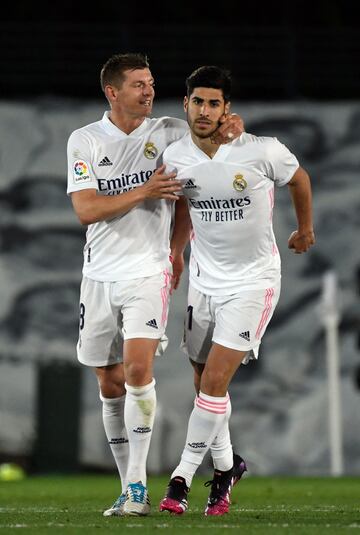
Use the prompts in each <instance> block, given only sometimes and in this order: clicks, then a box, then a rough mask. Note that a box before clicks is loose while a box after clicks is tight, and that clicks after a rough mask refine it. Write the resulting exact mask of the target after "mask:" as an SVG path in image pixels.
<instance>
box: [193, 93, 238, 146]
mask: <svg viewBox="0 0 360 535" xmlns="http://www.w3.org/2000/svg"><path fill="white" fill-rule="evenodd" d="M184 109H185V111H186V115H187V121H188V123H189V126H190V129H191V131H192V132H193V133H194V134H195V135H196V136H198V137H200V138H207V137H210V136H211V135H212V134H213V133H214V132H215V130H216V129H217V128H218V126H219V125H220V118H221V117H222V116H223V115H226V114H227V113H228V112H229V109H230V103H227V104H225V101H224V97H223V92H222V90H221V89H213V88H211V87H196V88H195V89H194V91H193V92H192V94H191V95H190V97H189V98H188V97H185V99H184Z"/></svg>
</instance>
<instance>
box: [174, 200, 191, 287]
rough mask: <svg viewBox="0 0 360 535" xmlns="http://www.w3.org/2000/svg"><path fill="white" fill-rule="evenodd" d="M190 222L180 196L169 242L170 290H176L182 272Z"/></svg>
mask: <svg viewBox="0 0 360 535" xmlns="http://www.w3.org/2000/svg"><path fill="white" fill-rule="evenodd" d="M190 231H191V220H190V215H189V209H188V206H187V200H186V198H185V197H184V196H181V197H180V198H179V199H178V200H177V201H176V203H175V217H174V227H173V233H172V237H171V241H170V251H171V253H170V254H171V257H172V265H173V279H172V289H174V290H176V289H177V287H178V286H179V283H180V277H181V274H182V272H183V270H184V250H185V247H186V245H187V244H188V242H189V239H190Z"/></svg>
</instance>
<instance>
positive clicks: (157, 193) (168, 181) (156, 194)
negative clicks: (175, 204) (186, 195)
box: [141, 165, 182, 201]
mask: <svg viewBox="0 0 360 535" xmlns="http://www.w3.org/2000/svg"><path fill="white" fill-rule="evenodd" d="M164 171H165V165H161V166H160V167H159V168H158V169H156V171H155V173H154V174H153V175H152V176H151V177H150V178H149V180H148V181H147V182H146V184H144V185H143V186H141V187H142V188H144V190H145V196H146V198H147V199H170V200H173V201H177V200H178V198H179V197H178V196H177V195H176V193H177V192H179V191H181V189H182V187H181V182H180V181H179V180H175V177H176V173H168V174H165V173H164Z"/></svg>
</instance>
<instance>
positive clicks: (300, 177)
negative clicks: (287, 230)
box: [288, 167, 315, 254]
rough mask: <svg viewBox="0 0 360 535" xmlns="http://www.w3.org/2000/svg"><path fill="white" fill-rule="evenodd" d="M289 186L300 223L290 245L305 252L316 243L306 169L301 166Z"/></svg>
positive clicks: (293, 233)
mask: <svg viewBox="0 0 360 535" xmlns="http://www.w3.org/2000/svg"><path fill="white" fill-rule="evenodd" d="M288 186H289V190H290V195H291V198H292V201H293V204H294V208H295V213H296V219H297V223H298V229H297V230H295V231H294V232H292V234H291V235H290V238H289V240H288V247H289V249H293V250H294V253H298V254H300V253H305V252H306V251H308V249H310V247H311V246H312V245H314V243H315V235H314V229H313V219H312V194H311V182H310V177H309V175H308V174H307V172H306V171H305V169H303V168H302V167H299V168H298V169H297V171H296V172H295V174H294V176H293V177H292V179H291V180H290V181H289V182H288Z"/></svg>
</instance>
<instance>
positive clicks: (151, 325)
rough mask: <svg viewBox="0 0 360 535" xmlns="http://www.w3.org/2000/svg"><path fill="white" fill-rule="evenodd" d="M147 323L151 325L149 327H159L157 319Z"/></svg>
mask: <svg viewBox="0 0 360 535" xmlns="http://www.w3.org/2000/svg"><path fill="white" fill-rule="evenodd" d="M146 325H149V327H154V329H158V326H157V323H156V320H155V319H153V320H150V321H147V322H146Z"/></svg>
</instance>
